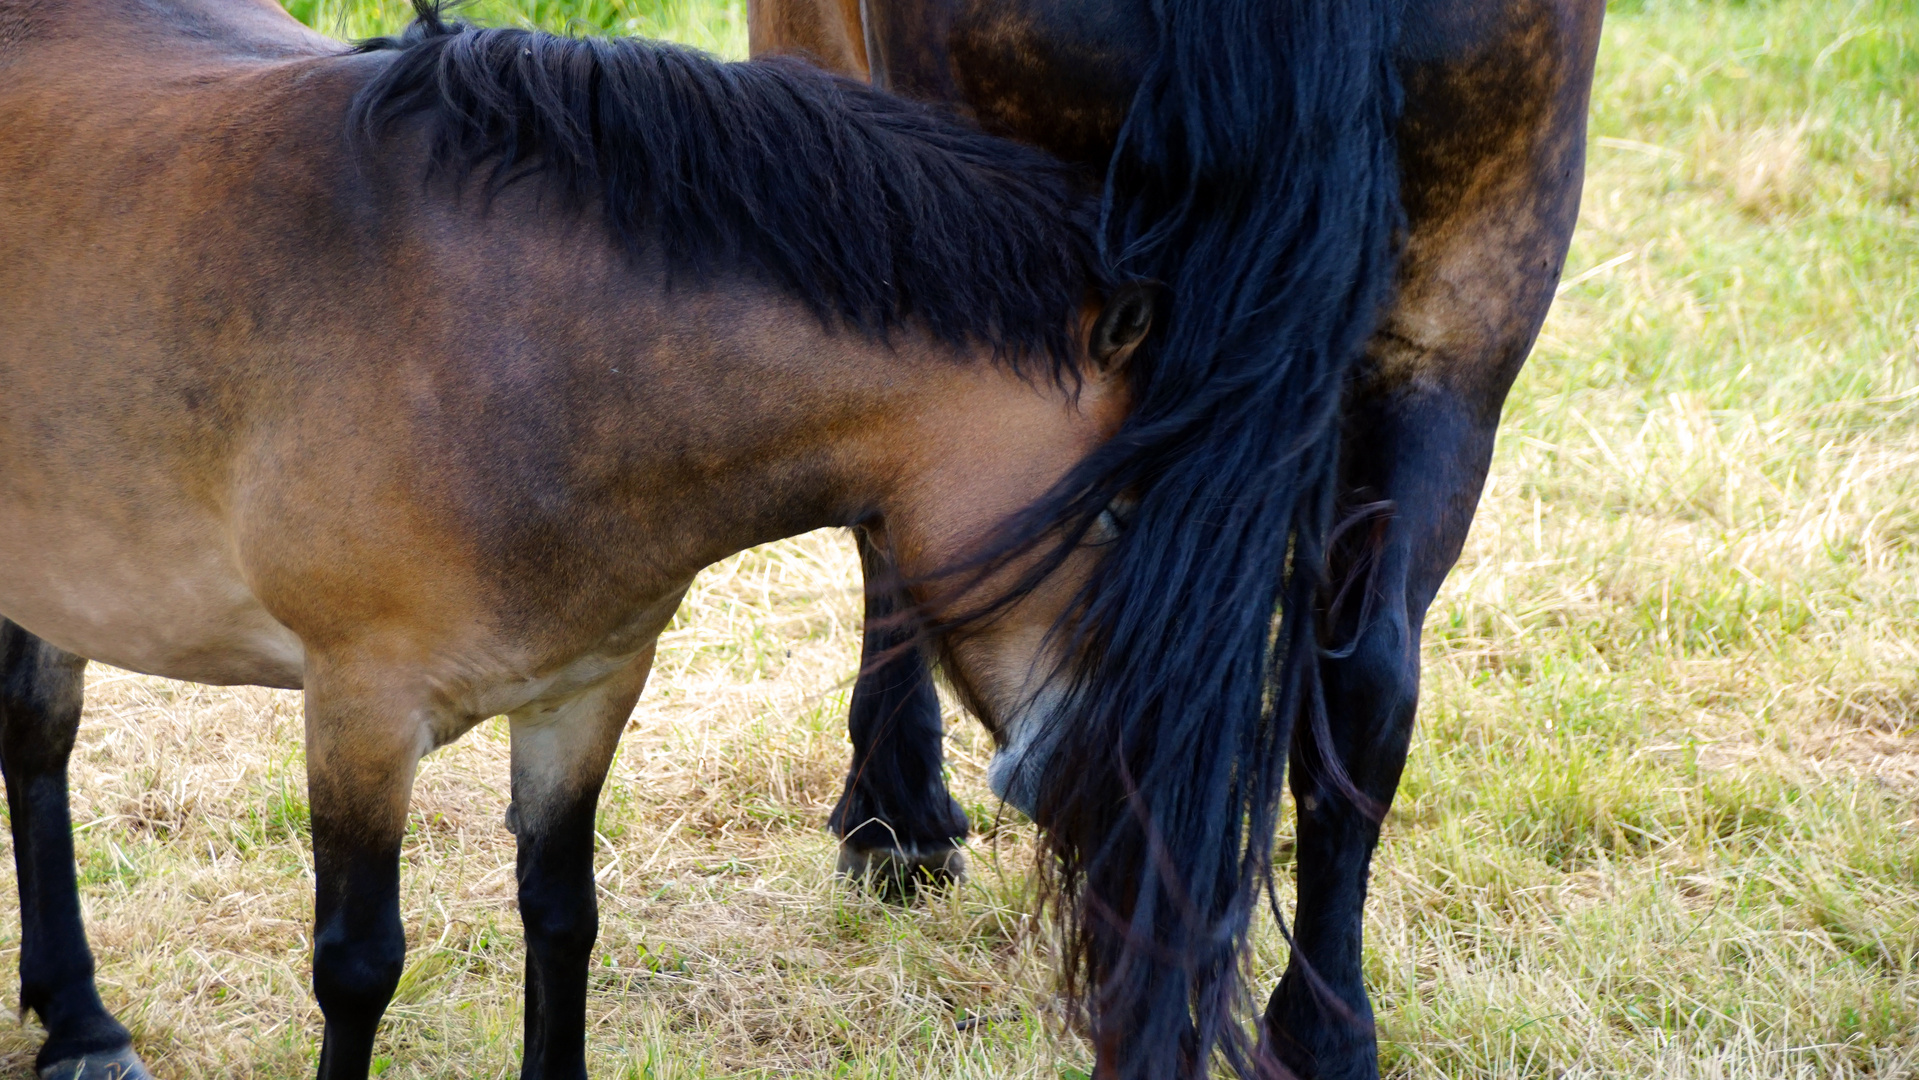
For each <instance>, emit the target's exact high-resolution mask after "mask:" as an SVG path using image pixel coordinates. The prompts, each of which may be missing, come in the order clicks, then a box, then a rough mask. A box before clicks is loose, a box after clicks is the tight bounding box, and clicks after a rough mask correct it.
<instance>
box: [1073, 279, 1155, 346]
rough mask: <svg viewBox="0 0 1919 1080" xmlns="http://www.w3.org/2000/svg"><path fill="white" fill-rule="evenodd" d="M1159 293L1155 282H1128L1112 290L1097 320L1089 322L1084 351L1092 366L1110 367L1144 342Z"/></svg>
mask: <svg viewBox="0 0 1919 1080" xmlns="http://www.w3.org/2000/svg"><path fill="white" fill-rule="evenodd" d="M1159 293H1160V286H1159V283H1158V282H1156V281H1129V282H1127V283H1126V284H1124V285H1121V286H1120V287H1119V288H1117V289H1114V290H1113V295H1111V296H1109V297H1107V298H1106V306H1105V307H1104V308H1101V309H1100V313H1099V317H1098V318H1097V319H1094V320H1093V331H1092V333H1091V334H1090V335H1089V336H1088V338H1087V342H1086V351H1087V352H1088V353H1089V354H1090V355H1091V356H1092V358H1093V362H1094V363H1096V364H1098V365H1099V366H1101V367H1106V366H1108V365H1110V364H1113V363H1114V362H1116V360H1118V359H1119V358H1121V357H1122V355H1123V354H1127V353H1130V352H1132V350H1133V348H1134V347H1135V346H1137V345H1138V344H1139V343H1140V342H1141V341H1144V340H1145V339H1146V333H1147V331H1149V330H1151V329H1152V328H1153V309H1154V308H1155V307H1156V306H1157V305H1158V302H1159Z"/></svg>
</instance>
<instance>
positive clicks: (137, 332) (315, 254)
mask: <svg viewBox="0 0 1919 1080" xmlns="http://www.w3.org/2000/svg"><path fill="white" fill-rule="evenodd" d="M1090 212H1091V211H1090V207H1089V206H1088V205H1087V201H1086V199H1085V197H1084V194H1083V191H1082V190H1081V188H1080V186H1079V185H1078V182H1077V181H1076V180H1075V178H1074V177H1073V176H1071V175H1070V173H1069V172H1068V170H1067V169H1066V168H1065V167H1063V166H1061V165H1060V164H1058V163H1057V162H1055V161H1054V160H1052V159H1050V158H1048V157H1046V156H1044V155H1042V154H1040V153H1038V152H1037V151H1032V150H1027V149H1022V148H1021V147H1019V146H1017V145H1014V144H1010V143H1006V142H1003V141H1001V140H999V139H995V138H990V137H987V136H984V135H981V134H979V133H978V132H977V131H976V130H975V129H972V128H970V127H967V126H964V125H961V124H959V123H957V122H954V121H952V120H950V119H948V118H945V117H943V116H942V115H940V114H938V113H936V112H935V111H932V110H929V109H927V108H925V107H923V106H919V105H915V104H912V103H910V102H905V101H902V100H900V99H897V98H892V97H890V96H888V95H885V94H882V93H879V92H877V91H874V90H871V89H869V88H867V87H864V86H861V85H858V84H855V83H851V82H848V81H846V80H843V79H840V78H838V77H836V76H832V75H828V74H826V73H824V72H820V71H818V70H817V69H814V68H811V67H809V66H807V65H803V64H798V63H791V62H779V61H771V62H754V63H749V64H740V65H723V64H720V63H718V62H715V61H713V60H711V59H709V58H706V57H703V56H700V55H697V54H693V53H689V52H686V51H683V50H679V49H676V48H672V47H668V46H660V45H654V44H649V43H645V42H581V41H573V40H568V39H563V38H556V37H552V36H550V35H541V34H533V33H528V32H523V31H481V30H475V29H471V28H462V27H458V26H455V25H449V24H446V23H444V22H442V21H441V19H440V18H439V16H438V15H437V13H436V12H435V11H434V10H433V9H431V8H423V9H422V10H421V16H420V20H419V21H418V22H417V23H416V24H415V25H414V27H413V28H412V29H411V30H409V31H408V33H407V34H406V35H405V36H404V37H403V38H401V39H398V40H387V41H380V42H374V43H370V44H369V45H368V46H366V47H363V48H361V49H358V50H353V49H348V48H346V47H344V46H342V45H340V44H338V43H336V42H332V41H329V40H326V39H324V38H321V37H318V36H316V35H314V34H312V33H310V32H309V31H307V30H306V29H304V28H302V27H301V26H299V25H298V24H297V23H295V22H294V21H293V20H292V19H290V18H289V17H287V15H286V14H285V13H284V12H283V11H282V10H280V9H279V8H278V7H277V6H275V5H274V4H272V3H270V2H267V0H0V403H4V407H0V615H3V616H4V619H0V766H3V767H4V773H5V780H6V788H7V796H8V800H9V806H10V809H11V826H12V832H13V839H14V856H15V859H16V862H17V866H18V870H19V885H20V891H21V901H22V904H21V907H22V926H21V949H20V977H21V987H22V999H23V1002H24V1004H25V1006H26V1007H27V1008H30V1009H32V1010H33V1011H34V1012H36V1013H38V1014H39V1017H40V1019H41V1020H42V1022H43V1023H44V1024H45V1027H46V1031H47V1041H46V1043H45V1045H44V1047H43V1049H42V1051H41V1053H40V1057H39V1066H40V1071H41V1075H42V1076H43V1077H47V1078H59V1080H134V1078H138V1077H144V1076H146V1075H147V1074H146V1070H145V1068H144V1066H143V1065H142V1064H141V1063H140V1060H139V1058H138V1057H137V1056H136V1055H135V1053H134V1051H133V1049H132V1048H131V1045H130V1041H129V1038H128V1032H127V1030H126V1028H125V1027H123V1026H122V1025H121V1024H120V1023H119V1022H118V1021H117V1020H115V1019H114V1017H113V1016H112V1015H111V1014H109V1013H108V1011H107V1010H106V1009H105V1008H104V1007H103V1005H102V1002H101V1000H100V997H99V995H98V993H97V992H96V989H95V986H94V982H93V960H92V956H91V953H90V952H89V950H88V947H87V943H86V939H85V933H84V929H83V927H82V925H81V920H80V906H79V901H78V896H77V893H76V888H75V879H74V865H73V848H72V840H71V830H70V818H69V812H68V807H67V798H66V784H67V780H66V765H67V758H68V754H69V752H70V750H71V748H72V746H73V741H74V732H75V727H76V725H77V723H78V721H79V715H80V708H81V691H82V671H83V668H84V666H85V663H86V660H87V658H92V659H99V660H102V661H107V662H111V663H115V664H118V665H121V666H123V667H128V668H132V669H136V670H141V671H147V672H153V673H157V674H161V675H166V676H170V677H174V678H182V679H191V680H197V681H201V682H207V683H255V684H263V685H268V686H280V687H295V688H304V690H305V694H306V697H305V708H306V732H307V736H306V737H307V750H306V753H307V758H306V760H307V770H308V794H309V798H310V805H311V811H312V842H313V848H314V868H315V876H316V889H317V892H316V903H315V927H314V938H313V940H314V954H313V969H314V974H313V983H314V991H315V993H316V995H317V997H318V999H319V1003H320V1007H321V1009H322V1011H323V1012H324V1014H325V1019H326V1025H325V1040H324V1044H323V1048H322V1051H321V1054H320V1063H319V1073H320V1076H321V1077H323V1078H326V1080H345V1078H357V1077H363V1076H365V1075H366V1073H367V1069H368V1063H369V1054H370V1052H371V1049H372V1045H373V1037H374V1032H375V1028H376V1026H377V1024H378V1021H379V1018H380V1016H381V1014H382V1012H383V1011H384V1009H385V1007H386V1004H387V1002H388V1000H389V998H390V997H391V995H392V993H393V990H394V987H395V984H396V981H397V980H398V978H399V976H400V973H401V967H402V961H403V958H404V931H403V928H402V926H401V923H400V915H399V906H398V889H399V853H400V846H401V840H402V836H403V834H404V832H405V828H406V809H407V801H408V796H409V790H410V786H411V783H412V780H413V777H414V772H415V766H416V762H417V761H418V760H419V758H420V757H421V756H422V755H423V754H425V753H427V752H429V751H431V750H432V749H433V748H434V747H436V746H439V745H442V744H444V743H446V742H447V741H449V740H451V739H454V738H456V737H458V736H459V735H460V734H461V733H463V732H464V731H466V730H467V729H469V728H470V727H472V726H473V725H474V724H475V723H477V722H479V721H480V720H482V719H484V718H486V717H489V716H493V715H496V714H502V713H504V714H505V715H507V716H508V718H509V719H510V721H511V731H512V762H511V769H512V802H511V805H510V807H509V808H508V810H507V821H508V825H509V827H510V828H511V829H512V830H513V832H514V833H515V835H516V837H517V842H518V881H519V903H520V910H521V915H522V919H523V920H524V924H525V929H526V937H527V971H526V978H527V987H526V1008H527V1012H526V1029H525V1030H526V1034H525V1037H526V1049H525V1056H524V1063H523V1066H522V1075H524V1076H526V1077H539V1078H548V1077H562V1078H577V1077H581V1076H583V1075H584V1073H585V1066H584V1057H583V1053H584V1050H583V1044H584V1002H585V993H586V975H587V962H588V955H589V952H590V950H591V947H592V943H593V940H594V937H595V934H596V931H597V923H596V920H597V913H596V910H595V901H594V885H593V876H592V860H593V851H594V844H593V833H592V826H593V817H594V806H595V801H596V799H597V796H598V793H599V791H600V787H601V785H602V783H603V781H604V779H605V775H606V770H607V766H608V762H609V759H610V756H611V754H612V752H613V748H614V746H615V744H616V742H617V740H618V737H619V733H620V731H621V730H622V729H623V727H624V725H625V722H626V718H627V716H628V714H629V713H630V712H631V710H632V707H633V704H634V701H635V699H636V697H637V696H638V695H639V693H640V691H641V687H642V685H643V684H644V682H645V680H646V677H647V672H648V668H649V665H650V663H651V660H652V657H653V651H654V642H655V639H656V637H657V635H658V634H659V632H660V631H661V629H662V628H663V627H664V626H665V625H666V623H667V621H668V619H669V618H670V617H671V615H672V613H673V610H674V608H675V607H676V606H677V604H678V603H679V600H680V597H681V596H682V594H683V593H684V591H685V590H686V588H687V586H688V583H689V582H690V581H691V580H692V578H693V576H694V574H696V573H697V572H698V571H699V569H700V568H701V567H703V566H706V565H708V564H710V563H711V562H713V561H714V560H716V559H719V558H722V557H724V556H726V555H728V554H730V553H732V552H735V551H738V550H741V549H743V548H746V547H749V546H751V545H754V544H759V543H763V542H766V541H769V540H773V539H775V538H778V537H783V536H789V535H793V534H796V533H799V532H803V531H805V530H809V529H813V528H817V527H822V526H826V525H853V524H860V523H865V524H866V525H868V526H869V527H870V528H871V529H872V530H874V531H875V534H876V535H879V536H881V537H883V543H884V546H885V549H886V550H887V552H888V553H889V557H890V558H891V559H892V560H894V561H896V563H897V565H898V566H899V567H900V568H901V569H902V570H903V571H905V572H906V573H907V574H908V575H911V576H912V577H913V578H914V580H915V581H916V586H915V587H916V592H915V594H914V596H915V599H916V600H917V601H919V602H920V603H921V604H922V605H924V610H926V611H927V612H928V613H929V617H930V618H931V619H933V620H934V621H937V622H940V623H941V624H943V625H945V626H946V627H947V629H948V631H949V632H948V633H946V634H944V635H942V636H941V638H940V639H939V640H940V648H941V649H942V651H943V652H944V654H945V656H946V659H947V663H948V665H949V666H950V668H951V669H952V670H953V671H954V672H955V673H956V675H957V676H958V677H959V678H960V679H962V680H963V681H964V682H965V684H966V685H967V686H968V688H969V691H970V694H971V696H972V700H973V701H974V703H975V705H976V707H977V708H979V709H980V710H981V714H982V716H984V717H985V718H986V719H987V720H988V721H989V722H990V723H993V724H995V725H997V726H998V727H1000V728H1002V729H1005V728H1008V727H1013V726H1017V725H1019V724H1020V723H1022V722H1023V720H1024V718H1025V717H1026V714H1027V713H1029V712H1031V711H1033V710H1034V709H1035V708H1037V707H1039V706H1038V705H1036V703H1035V693H1034V690H1035V688H1036V687H1038V686H1040V685H1042V684H1044V683H1045V682H1046V676H1047V675H1049V674H1051V673H1052V672H1053V671H1055V670H1056V669H1058V668H1060V667H1062V666H1065V667H1067V668H1069V669H1070V668H1074V667H1077V666H1078V665H1079V664H1080V663H1081V660H1080V658H1079V656H1078V655H1077V653H1076V652H1075V650H1076V649H1080V648H1082V647H1083V646H1081V645H1079V644H1076V643H1075V642H1073V641H1071V640H1069V638H1068V637H1066V636H1057V635H1052V634H1050V633H1049V631H1051V630H1052V629H1053V628H1055V627H1057V626H1060V625H1062V624H1061V616H1062V614H1063V613H1065V612H1067V611H1068V610H1069V608H1070V602H1071V600H1072V598H1073V597H1074V596H1075V595H1076V590H1077V588H1078V585H1079V583H1080V582H1083V581H1085V580H1086V579H1087V573H1088V569H1089V566H1090V565H1091V564H1092V563H1094V562H1096V561H1098V556H1099V550H1098V549H1096V548H1093V547H1090V546H1087V545H1085V544H1083V543H1082V541H1083V540H1084V539H1085V536H1086V533H1087V532H1088V530H1090V529H1095V528H1100V525H1099V522H1098V513H1099V508H1098V507H1092V506H1090V505H1089V504H1084V503H1083V501H1072V500H1070V499H1066V500H1063V499H1062V498H1061V497H1060V496H1058V495H1053V496H1048V492H1049V491H1053V490H1054V489H1055V488H1056V487H1057V482H1058V481H1060V478H1061V477H1063V476H1064V477H1067V478H1069V481H1070V483H1068V484H1067V485H1066V486H1064V487H1058V490H1059V491H1065V492H1075V491H1079V490H1082V489H1084V487H1085V483H1086V478H1087V477H1097V476H1102V475H1105V473H1106V472H1107V471H1108V470H1107V468H1106V466H1104V465H1102V464H1101V460H1102V459H1101V457H1100V454H1101V451H1100V450H1099V448H1100V447H1102V446H1103V445H1104V444H1105V443H1106V442H1107V441H1108V437H1109V436H1110V435H1112V433H1113V432H1114V431H1116V430H1123V429H1124V426H1125V423H1126V420H1125V417H1126V415H1127V413H1128V410H1129V406H1130V402H1131V400H1132V399H1131V391H1130V388H1129V384H1130V381H1131V375H1130V373H1129V371H1128V366H1129V356H1130V354H1131V351H1132V349H1133V348H1134V346H1135V345H1137V343H1138V341H1139V339H1140V335H1141V334H1142V333H1143V332H1144V330H1145V326H1146V322H1147V318H1146V308H1145V307H1144V306H1143V305H1144V304H1145V303H1146V300H1145V294H1144V293H1143V292H1142V291H1141V290H1139V289H1137V288H1133V287H1129V286H1124V285H1122V286H1119V287H1117V288H1111V287H1109V279H1108V278H1107V277H1106V276H1105V274H1104V272H1103V270H1102V269H1101V264H1100V262H1099V261H1098V259H1097V256H1096V251H1095V247H1096V245H1095V244H1094V243H1093V240H1092V237H1091V233H1090V231H1089V229H1088V228H1087V222H1089V221H1090V220H1091V218H1090ZM1107 295H1111V296H1112V297H1113V300H1112V302H1111V303H1107V304H1105V305H1104V306H1103V307H1102V306H1101V298H1102V297H1104V296H1107ZM1005 451H1011V453H1010V454H1009V453H1006V452H1005ZM1036 500H1038V501H1039V503H1038V505H1039V507H1040V509H1039V510H1037V511H1030V512H1028V511H1023V509H1022V508H1025V507H1028V506H1029V505H1030V504H1034V503H1035V501H1036ZM1049 500H1050V501H1049ZM1009 518H1010V519H1011V520H1012V522H1013V525H1012V526H1011V527H1010V529H1009V527H1008V526H1006V524H1005V523H1006V522H1007V521H1008V520H1009ZM1095 539H1104V540H1111V539H1112V538H1111V537H1107V536H1105V535H1104V534H1101V535H1100V536H1096V537H1095ZM983 559H985V560H988V561H982V560H983ZM962 565H966V566H971V567H972V568H973V569H972V570H970V571H969V572H968V573H967V574H965V575H963V576H954V575H952V574H947V575H944V576H941V575H940V574H938V573H937V571H940V570H941V569H942V568H952V567H955V566H962ZM1043 571H1054V572H1052V573H1051V574H1049V575H1045V581H1044V582H1043V583H1042V582H1039V581H1038V579H1039V578H1040V577H1041V576H1042V572H1043ZM1009 583H1010V584H1016V585H1020V586H1022V587H1021V588H1019V589H1018V590H1017V592H1008V591H1007V589H1006V586H1007V585H1008V584H1009ZM983 608H985V609H990V618H986V617H980V618H973V619H971V620H968V619H967V618H966V617H965V616H966V615H967V613H968V612H969V611H972V612H978V611H979V610H981V609H983ZM962 630H963V632H959V631H962ZM1112 902H1113V903H1122V902H1124V901H1123V898H1120V897H1114V898H1112Z"/></svg>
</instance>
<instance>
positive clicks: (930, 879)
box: [839, 843, 966, 901]
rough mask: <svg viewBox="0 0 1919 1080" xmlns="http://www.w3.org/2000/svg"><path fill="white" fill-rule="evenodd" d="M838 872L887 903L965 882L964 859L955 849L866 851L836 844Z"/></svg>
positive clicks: (879, 849)
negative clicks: (920, 891) (924, 891)
mask: <svg viewBox="0 0 1919 1080" xmlns="http://www.w3.org/2000/svg"><path fill="white" fill-rule="evenodd" d="M839 872H840V874H841V875H842V876H844V877H848V878H851V879H853V880H854V881H858V882H860V883H862V884H864V885H866V886H868V887H869V888H872V889H874V890H875V891H877V892H878V893H879V894H880V895H881V896H882V897H884V898H886V899H888V900H895V901H904V900H908V899H911V898H912V897H913V896H914V895H915V894H916V893H918V892H919V890H921V889H943V888H946V887H948V886H950V885H952V884H953V883H955V882H959V881H964V880H966V856H965V855H962V854H960V850H959V849H958V848H956V847H951V846H945V845H942V846H940V847H926V848H922V847H917V846H915V847H910V848H906V849H904V850H901V849H900V848H891V847H885V848H867V847H855V846H854V845H852V844H848V843H841V844H840V862H839Z"/></svg>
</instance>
